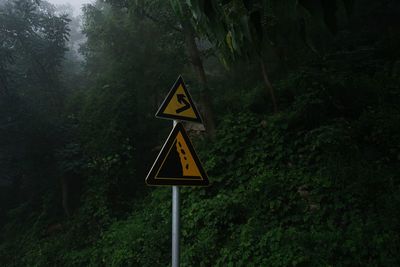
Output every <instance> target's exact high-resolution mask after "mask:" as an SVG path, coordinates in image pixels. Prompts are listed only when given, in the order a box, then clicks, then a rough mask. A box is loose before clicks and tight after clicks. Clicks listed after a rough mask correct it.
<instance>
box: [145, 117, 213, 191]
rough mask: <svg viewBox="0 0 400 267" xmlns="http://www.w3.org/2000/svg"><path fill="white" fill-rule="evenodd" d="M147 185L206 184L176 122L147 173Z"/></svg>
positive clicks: (187, 141)
mask: <svg viewBox="0 0 400 267" xmlns="http://www.w3.org/2000/svg"><path fill="white" fill-rule="evenodd" d="M146 183H147V184H148V185H187V186H208V185H209V181H208V177H207V174H206V172H205V171H204V169H203V167H202V166H201V163H200V160H199V158H198V157H197V155H196V152H195V151H194V148H193V146H192V143H191V142H190V140H189V137H188V135H187V133H186V131H185V129H184V127H183V125H182V123H177V124H176V126H175V127H174V129H173V130H172V132H171V133H170V135H169V137H168V139H167V141H166V142H165V144H164V146H163V148H162V149H161V152H160V153H159V154H158V157H157V159H156V161H155V162H154V164H153V167H152V168H151V170H150V172H149V174H148V175H147V177H146Z"/></svg>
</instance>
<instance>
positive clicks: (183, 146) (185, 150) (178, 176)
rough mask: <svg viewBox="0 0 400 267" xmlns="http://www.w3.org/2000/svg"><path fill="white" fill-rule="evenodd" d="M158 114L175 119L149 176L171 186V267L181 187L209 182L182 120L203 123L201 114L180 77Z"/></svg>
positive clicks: (176, 255)
mask: <svg viewBox="0 0 400 267" xmlns="http://www.w3.org/2000/svg"><path fill="white" fill-rule="evenodd" d="M156 117H159V118H165V119H173V127H172V131H171V133H170V135H169V137H168V138H167V141H166V142H165V143H164V146H163V147H162V149H161V151H160V153H159V154H158V156H157V159H156V160H155V162H154V164H153V166H152V167H151V170H150V172H149V173H148V175H147V177H146V184H147V185H154V186H172V267H179V264H180V245H179V240H180V195H179V186H208V185H209V181H208V177H207V174H206V172H205V171H204V169H203V167H202V164H201V162H200V160H199V158H198V157H197V154H196V152H195V150H194V147H193V145H192V143H191V142H190V139H189V136H188V135H187V133H186V131H185V128H184V126H183V124H182V123H180V122H178V121H177V120H182V121H191V122H197V123H202V120H201V117H200V113H199V112H198V110H197V108H196V106H195V105H194V102H193V100H192V98H191V96H190V94H189V91H188V90H187V89H186V86H185V83H184V81H183V79H182V77H181V76H179V78H178V80H177V81H176V82H175V84H174V86H173V87H172V89H171V90H170V92H169V93H168V95H167V97H166V98H165V100H164V102H163V103H162V105H161V107H160V108H159V110H158V111H157V114H156Z"/></svg>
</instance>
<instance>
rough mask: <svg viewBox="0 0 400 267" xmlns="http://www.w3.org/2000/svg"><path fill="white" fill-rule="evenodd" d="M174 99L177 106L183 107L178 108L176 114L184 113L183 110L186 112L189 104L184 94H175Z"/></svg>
mask: <svg viewBox="0 0 400 267" xmlns="http://www.w3.org/2000/svg"><path fill="white" fill-rule="evenodd" d="M176 98H177V100H178V102H179V104H182V105H184V106H183V107H180V108H178V109H177V110H176V113H178V114H179V113H181V112H184V111H185V110H188V109H189V108H190V104H189V102H188V101H187V100H186V96H185V95H184V94H177V95H176Z"/></svg>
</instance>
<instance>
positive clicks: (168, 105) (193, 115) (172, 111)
mask: <svg viewBox="0 0 400 267" xmlns="http://www.w3.org/2000/svg"><path fill="white" fill-rule="evenodd" d="M156 117H158V118H166V119H173V120H184V121H191V122H198V123H203V122H202V120H201V117H200V113H199V112H198V110H197V108H196V106H195V104H194V102H193V100H192V97H191V96H190V94H189V91H188V90H187V89H186V86H185V83H184V81H183V79H182V77H181V76H179V77H178V80H176V82H175V84H174V86H173V87H172V89H171V90H170V91H169V93H168V95H167V97H166V98H165V100H164V102H163V103H162V104H161V106H160V108H159V109H158V111H157V113H156Z"/></svg>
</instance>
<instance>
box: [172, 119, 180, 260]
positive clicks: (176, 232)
mask: <svg viewBox="0 0 400 267" xmlns="http://www.w3.org/2000/svg"><path fill="white" fill-rule="evenodd" d="M176 124H177V121H175V120H174V122H173V126H175V125H176ZM179 206H180V196H179V187H178V186H176V185H174V186H172V267H179V236H180V227H181V226H180V214H179V213H180V212H179Z"/></svg>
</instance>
